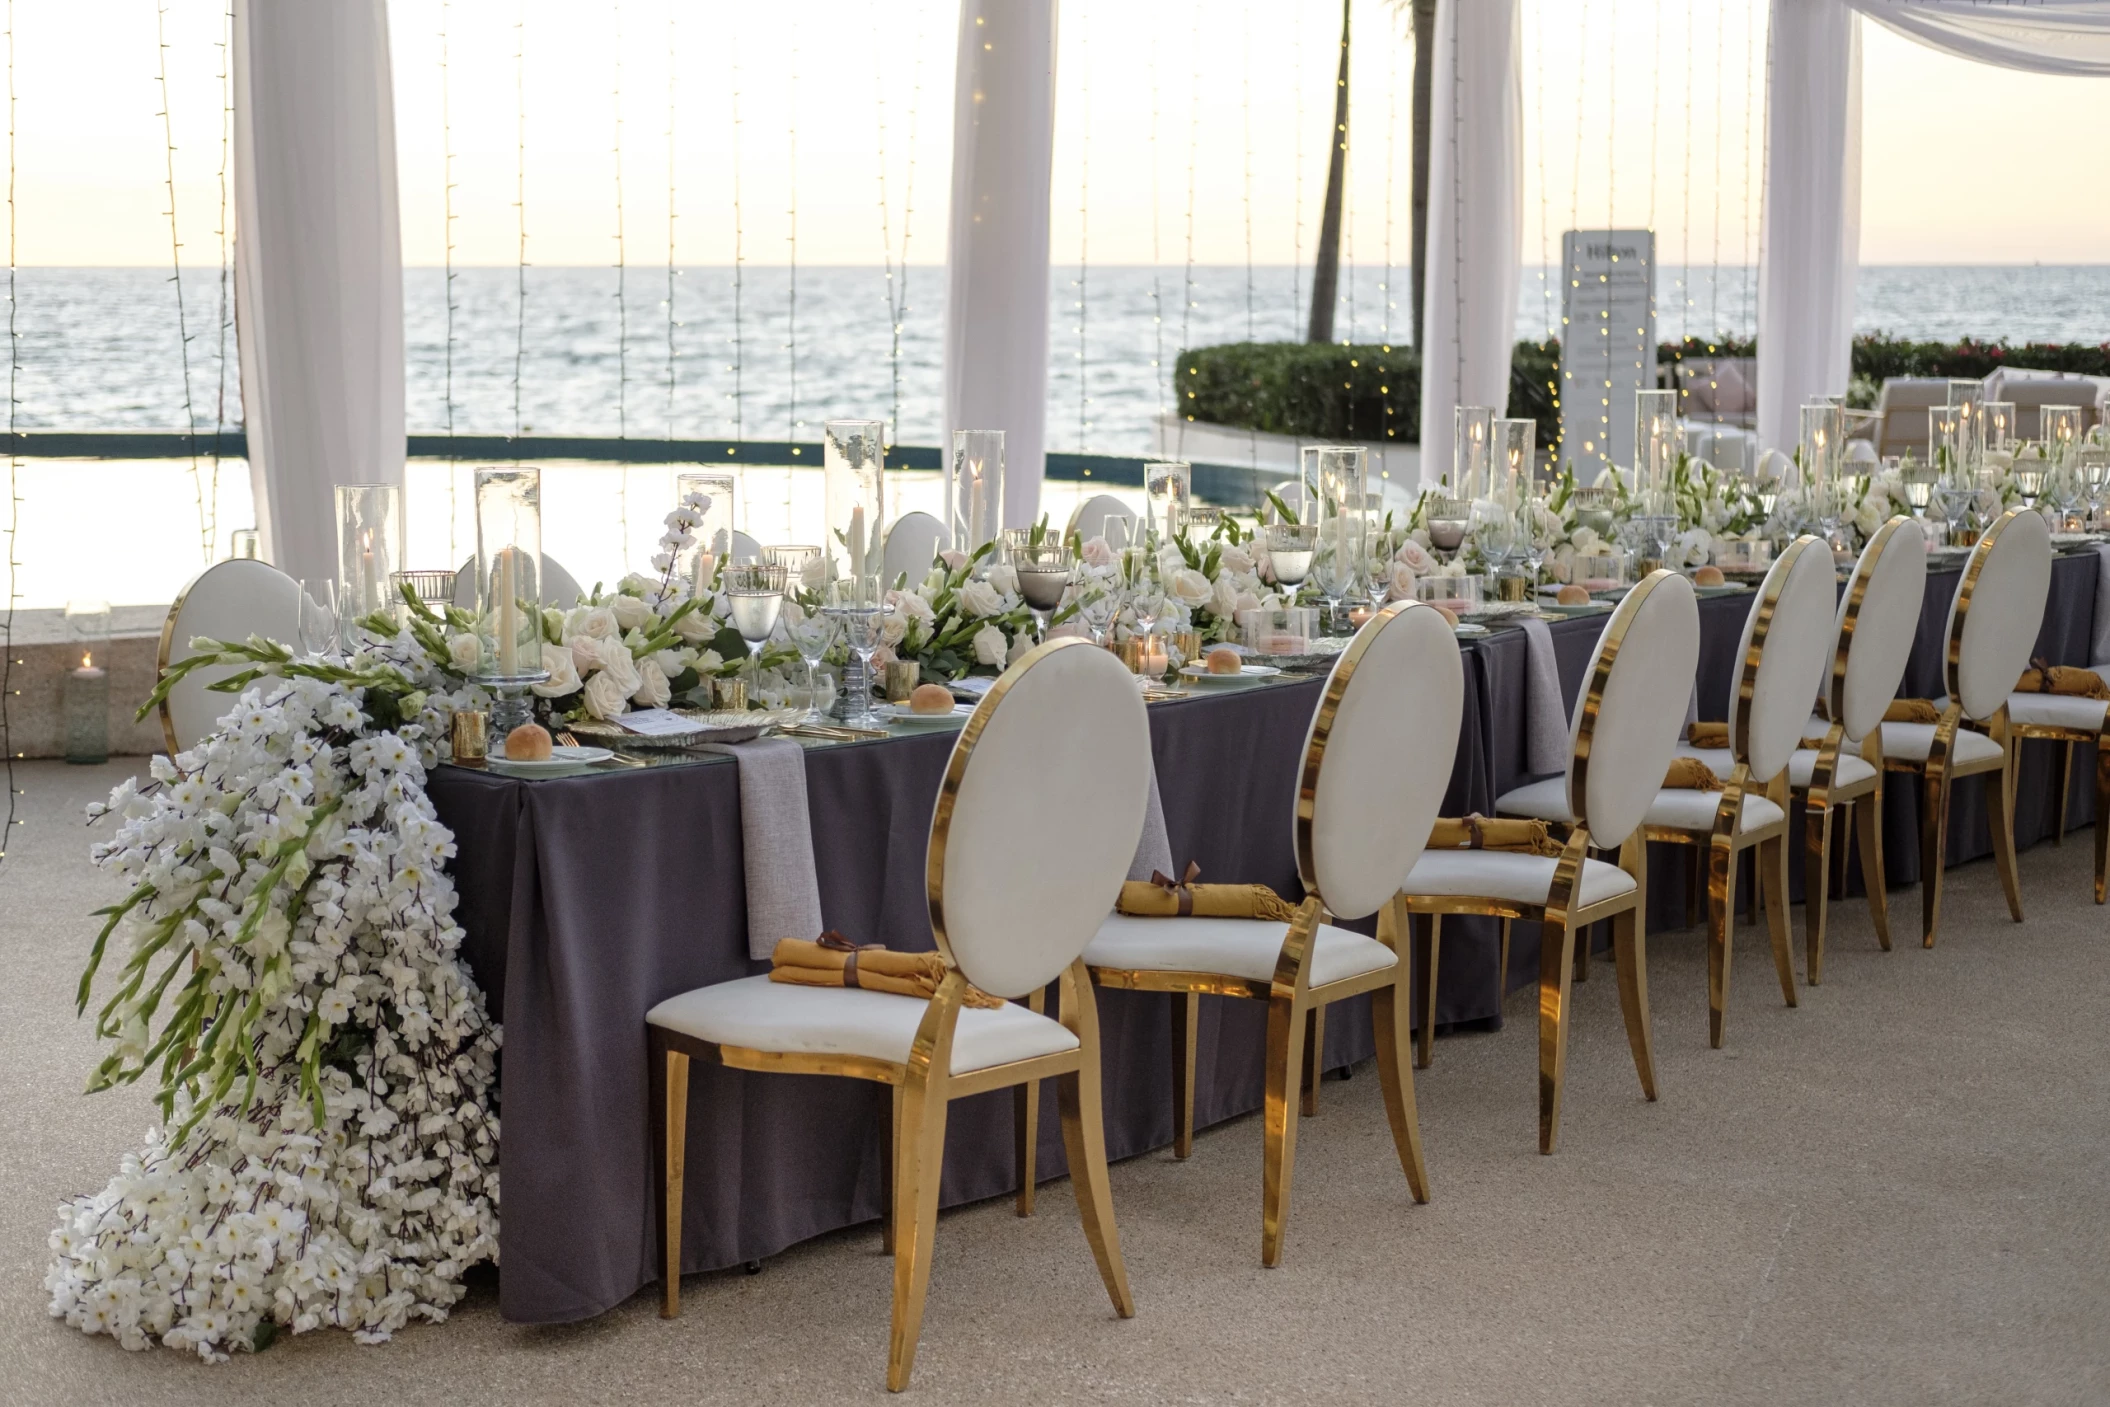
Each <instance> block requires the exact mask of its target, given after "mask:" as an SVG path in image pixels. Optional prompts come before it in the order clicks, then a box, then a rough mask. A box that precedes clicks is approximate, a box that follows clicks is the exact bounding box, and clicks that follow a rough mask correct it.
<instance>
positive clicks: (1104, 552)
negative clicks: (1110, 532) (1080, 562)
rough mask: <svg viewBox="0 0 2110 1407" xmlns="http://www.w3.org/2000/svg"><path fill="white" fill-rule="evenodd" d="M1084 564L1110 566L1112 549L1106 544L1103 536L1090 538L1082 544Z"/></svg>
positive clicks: (1112, 560)
mask: <svg viewBox="0 0 2110 1407" xmlns="http://www.w3.org/2000/svg"><path fill="white" fill-rule="evenodd" d="M1084 564H1085V565H1086V566H1087V567H1111V566H1112V565H1113V564H1114V549H1113V548H1111V547H1109V546H1107V545H1106V539H1105V538H1103V537H1095V538H1092V539H1090V540H1089V541H1087V542H1086V543H1085V544H1084Z"/></svg>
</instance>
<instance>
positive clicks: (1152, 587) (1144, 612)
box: [1121, 545, 1166, 660]
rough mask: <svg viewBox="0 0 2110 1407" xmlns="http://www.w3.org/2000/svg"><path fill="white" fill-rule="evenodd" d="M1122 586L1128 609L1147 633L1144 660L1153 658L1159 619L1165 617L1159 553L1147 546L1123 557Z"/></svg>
mask: <svg viewBox="0 0 2110 1407" xmlns="http://www.w3.org/2000/svg"><path fill="white" fill-rule="evenodd" d="M1121 571H1122V578H1123V580H1122V585H1123V586H1124V587H1125V588H1126V590H1127V592H1128V608H1129V610H1130V611H1131V612H1133V613H1134V615H1135V618H1136V626H1137V628H1138V629H1140V630H1141V631H1142V632H1143V658H1144V659H1145V660H1148V659H1149V658H1150V655H1151V649H1152V643H1151V642H1152V637H1153V636H1154V635H1155V634H1156V633H1157V628H1158V618H1159V617H1161V616H1163V615H1164V614H1165V604H1166V602H1165V579H1164V574H1163V572H1162V571H1161V570H1160V569H1159V567H1158V559H1157V556H1156V554H1155V553H1153V552H1152V551H1151V550H1150V548H1149V547H1148V546H1147V545H1145V546H1141V547H1131V548H1129V549H1128V551H1127V553H1126V554H1125V555H1124V556H1123V558H1122V563H1121Z"/></svg>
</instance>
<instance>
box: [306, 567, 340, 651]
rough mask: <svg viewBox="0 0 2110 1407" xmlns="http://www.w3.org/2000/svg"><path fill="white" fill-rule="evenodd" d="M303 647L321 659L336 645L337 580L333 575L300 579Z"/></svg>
mask: <svg viewBox="0 0 2110 1407" xmlns="http://www.w3.org/2000/svg"><path fill="white" fill-rule="evenodd" d="M299 633H300V648H301V653H303V654H305V655H306V656H307V657H308V658H309V659H314V660H319V659H322V658H323V657H324V656H326V655H328V654H329V653H330V651H331V650H332V649H334V648H335V647H336V645H337V582H336V579H335V578H333V577H307V578H304V579H303V580H302V581H301V583H300V622H299Z"/></svg>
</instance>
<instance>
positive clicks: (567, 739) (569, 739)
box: [557, 728, 652, 767]
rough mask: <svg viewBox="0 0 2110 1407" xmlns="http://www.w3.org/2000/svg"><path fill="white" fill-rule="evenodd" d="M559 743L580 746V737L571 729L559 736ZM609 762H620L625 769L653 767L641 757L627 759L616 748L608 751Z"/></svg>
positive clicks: (567, 745)
mask: <svg viewBox="0 0 2110 1407" xmlns="http://www.w3.org/2000/svg"><path fill="white" fill-rule="evenodd" d="M557 741H558V742H559V743H561V744H562V745H563V746H565V747H578V746H580V743H579V739H578V736H577V735H576V734H574V733H573V732H572V731H571V729H569V728H566V729H565V730H564V731H562V732H560V733H559V734H557ZM608 760H609V761H610V762H620V763H622V764H623V765H624V766H625V767H650V766H651V765H652V764H651V763H649V762H647V761H645V760H644V759H643V758H640V757H625V756H623V754H621V753H619V752H617V751H616V750H615V749H614V748H610V749H609V750H608Z"/></svg>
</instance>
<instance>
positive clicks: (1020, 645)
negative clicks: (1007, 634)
mask: <svg viewBox="0 0 2110 1407" xmlns="http://www.w3.org/2000/svg"><path fill="white" fill-rule="evenodd" d="M1034 644H1035V641H1034V639H1033V637H1032V636H1030V635H1028V634H1026V632H1024V631H1023V630H1021V631H1020V632H1019V633H1018V638H1017V639H1016V640H1013V641H1012V642H1011V653H1010V654H1009V655H1008V656H1006V657H1005V661H1004V662H1005V663H1006V664H1017V663H1018V662H1019V661H1020V660H1022V659H1024V658H1025V657H1026V655H1027V654H1028V653H1029V652H1031V650H1032V649H1033V646H1034Z"/></svg>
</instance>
